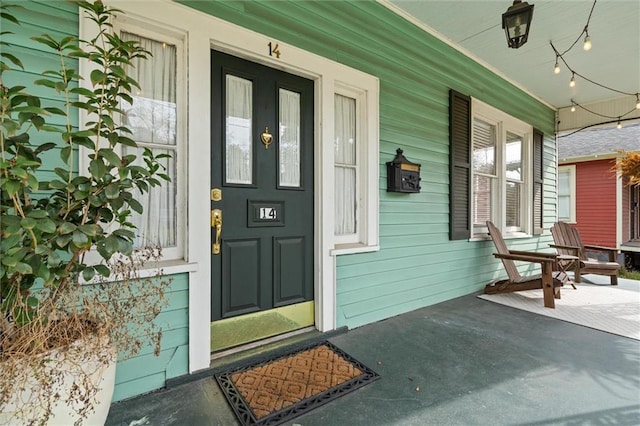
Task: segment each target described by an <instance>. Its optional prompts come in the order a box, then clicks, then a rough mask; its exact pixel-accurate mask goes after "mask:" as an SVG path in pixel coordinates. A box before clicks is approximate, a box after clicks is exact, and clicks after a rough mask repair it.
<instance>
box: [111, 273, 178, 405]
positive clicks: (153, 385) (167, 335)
mask: <svg viewBox="0 0 640 426" xmlns="http://www.w3.org/2000/svg"><path fill="white" fill-rule="evenodd" d="M171 278H172V282H171V288H170V290H169V291H168V292H167V294H166V297H167V302H168V306H167V307H166V308H165V309H164V310H163V311H162V313H161V314H160V315H159V316H158V318H156V323H157V324H158V325H160V326H161V327H162V341H161V346H160V355H159V356H155V355H154V354H153V348H152V347H149V346H148V347H145V348H143V349H142V350H141V351H140V353H139V354H138V355H137V356H136V357H134V358H131V359H128V360H125V361H120V362H119V363H118V367H117V369H116V389H115V392H114V395H113V400H114V401H120V400H122V399H126V398H130V397H132V396H135V395H140V394H142V393H146V392H150V391H152V390H154V389H158V388H160V387H163V386H164V384H165V381H166V380H167V379H170V378H172V377H177V376H182V375H185V374H188V373H189V274H186V273H185V274H176V275H172V276H171Z"/></svg>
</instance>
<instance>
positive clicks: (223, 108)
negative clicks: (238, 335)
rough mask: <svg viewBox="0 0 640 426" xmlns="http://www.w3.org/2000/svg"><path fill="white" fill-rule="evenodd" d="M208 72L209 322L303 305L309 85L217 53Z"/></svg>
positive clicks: (309, 244)
mask: <svg viewBox="0 0 640 426" xmlns="http://www.w3.org/2000/svg"><path fill="white" fill-rule="evenodd" d="M211 69H212V82H211V83H212V84H211V86H212V93H211V95H212V117H211V123H212V128H211V135H212V136H211V137H212V142H211V143H212V147H211V155H212V158H211V165H212V173H211V188H212V193H211V198H212V201H211V209H212V228H211V232H212V234H211V239H212V241H213V247H212V255H211V262H212V265H211V267H212V283H211V289H212V292H211V307H212V309H211V321H216V320H220V319H224V318H230V317H234V316H238V315H244V314H249V313H254V312H258V311H263V310H268V309H272V308H277V307H281V306H285V305H291V304H296V303H301V302H306V301H310V300H312V299H313V223H314V221H313V133H314V132H313V81H311V80H307V79H305V78H302V77H298V76H295V75H292V74H288V73H286V72H283V71H279V70H276V69H273V68H269V67H266V66H264V65H260V64H256V63H253V62H249V61H246V60H243V59H240V58H237V57H235V56H231V55H228V54H224V53H221V52H217V51H212V52H211ZM191 172H192V173H193V171H191Z"/></svg>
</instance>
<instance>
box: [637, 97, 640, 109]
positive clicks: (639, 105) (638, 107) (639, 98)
mask: <svg viewBox="0 0 640 426" xmlns="http://www.w3.org/2000/svg"><path fill="white" fill-rule="evenodd" d="M636 109H640V94H636Z"/></svg>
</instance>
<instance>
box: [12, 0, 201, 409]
mask: <svg viewBox="0 0 640 426" xmlns="http://www.w3.org/2000/svg"><path fill="white" fill-rule="evenodd" d="M16 3H19V4H20V6H21V7H20V8H15V9H12V12H11V13H13V14H14V15H15V16H16V17H17V18H18V19H19V20H20V22H21V25H20V26H16V25H13V24H11V23H7V22H5V21H3V22H2V26H3V28H2V31H11V32H12V33H13V34H9V35H6V36H4V35H3V39H4V40H6V41H7V42H9V43H11V44H12V46H10V48H9V49H8V51H11V52H12V53H14V54H15V55H17V56H18V57H19V58H20V59H21V60H22V62H23V65H24V68H25V69H24V70H21V69H19V68H16V69H15V70H12V71H10V72H7V73H5V74H4V75H3V79H4V84H6V85H8V86H12V85H18V84H19V85H24V86H27V87H28V92H29V93H31V94H34V95H39V96H43V97H44V102H45V105H44V106H61V105H62V95H59V94H56V93H55V92H54V91H52V90H50V89H46V88H43V87H40V86H33V85H32V84H31V83H32V82H33V81H34V80H37V79H39V78H42V76H41V72H42V71H44V70H59V69H60V59H59V57H58V56H57V55H56V54H55V53H52V52H51V51H49V50H47V48H46V47H45V46H43V45H41V44H39V43H36V42H34V41H33V40H31V39H30V37H33V36H40V35H42V34H45V33H47V34H50V35H52V36H53V37H55V38H62V37H65V36H69V35H75V36H77V34H78V19H79V15H78V9H77V6H76V5H74V4H73V3H71V2H64V1H29V2H26V1H19V2H16ZM68 66H69V67H72V68H74V69H77V67H78V63H77V61H70V62H69V64H68ZM72 120H73V123H72V124H73V126H75V127H76V128H77V126H78V122H77V114H73V113H72ZM48 121H49V122H50V123H51V124H57V125H63V124H64V122H63V121H62V120H61V119H60V117H58V116H54V117H51V119H49V120H48ZM31 140H32V142H33V143H34V144H42V143H45V142H56V143H58V144H59V145H61V142H60V140H59V138H57V137H56V135H54V134H47V133H37V132H36V133H33V134H32V135H31ZM76 154H77V152H76ZM43 164H44V166H43V167H42V168H41V173H40V179H49V178H53V176H54V173H53V170H54V169H55V168H56V167H64V166H65V165H64V163H63V162H62V160H61V159H60V149H55V150H51V151H48V152H46V153H45V154H44V155H43ZM73 168H74V170H75V171H76V172H77V170H78V160H77V155H75V156H74V164H73ZM172 279H173V280H172V283H171V289H170V291H169V292H168V293H167V295H166V297H167V300H168V307H167V308H166V309H165V310H164V311H163V312H162V313H161V314H160V315H159V316H158V318H157V319H156V321H157V323H158V324H160V325H161V326H162V328H163V338H162V343H161V353H160V356H158V357H156V356H155V355H154V354H153V348H151V347H145V348H143V349H142V350H141V351H140V353H139V354H138V355H137V356H136V357H134V358H132V359H128V360H125V361H119V363H118V367H117V372H116V388H115V394H114V397H113V398H114V401H119V400H122V399H125V398H129V397H132V396H135V395H139V394H141V393H145V392H149V391H152V390H155V389H158V388H161V387H163V386H164V385H165V381H166V379H168V378H172V377H177V376H181V375H185V374H188V372H189V371H188V366H189V354H188V353H189V349H188V348H189V346H188V344H189V329H188V327H189V313H188V308H189V305H188V299H189V291H188V287H189V275H188V274H186V273H185V274H178V275H174V276H173V277H172Z"/></svg>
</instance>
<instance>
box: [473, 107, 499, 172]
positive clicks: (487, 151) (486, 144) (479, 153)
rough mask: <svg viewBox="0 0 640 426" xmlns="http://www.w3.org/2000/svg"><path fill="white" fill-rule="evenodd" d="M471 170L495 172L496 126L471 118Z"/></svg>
mask: <svg viewBox="0 0 640 426" xmlns="http://www.w3.org/2000/svg"><path fill="white" fill-rule="evenodd" d="M473 171H474V172H478V173H486V174H489V175H495V174H496V126H494V125H493V124H489V123H486V122H484V121H482V120H478V119H475V120H473Z"/></svg>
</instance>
